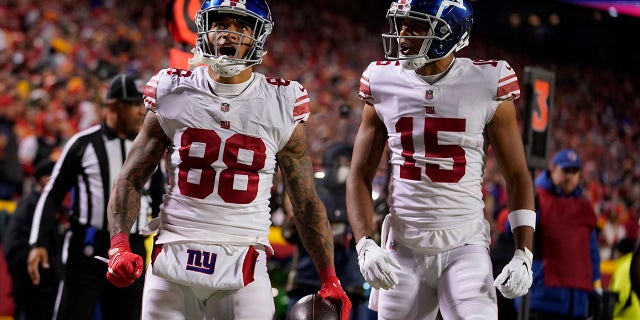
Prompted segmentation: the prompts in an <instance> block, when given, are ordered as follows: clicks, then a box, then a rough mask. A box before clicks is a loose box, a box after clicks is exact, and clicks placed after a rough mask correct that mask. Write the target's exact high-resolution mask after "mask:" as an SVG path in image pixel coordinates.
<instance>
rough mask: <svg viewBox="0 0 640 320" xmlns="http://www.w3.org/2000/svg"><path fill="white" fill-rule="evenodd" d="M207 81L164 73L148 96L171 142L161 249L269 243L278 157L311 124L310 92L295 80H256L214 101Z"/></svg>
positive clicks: (200, 71) (200, 75)
mask: <svg viewBox="0 0 640 320" xmlns="http://www.w3.org/2000/svg"><path fill="white" fill-rule="evenodd" d="M210 81H212V80H211V78H210V77H209V75H208V74H207V67H204V66H203V67H198V68H195V69H194V70H193V71H189V70H180V69H164V70H161V71H160V72H159V73H158V74H156V75H155V76H154V77H152V78H151V79H150V80H149V82H148V83H147V87H146V89H145V97H144V99H145V105H146V106H147V108H148V109H149V110H151V111H153V112H155V113H156V116H157V118H158V121H159V122H160V125H161V126H162V129H163V130H164V132H165V134H166V135H167V136H168V137H170V138H171V140H172V142H173V145H172V146H171V147H170V150H169V154H168V161H167V162H168V163H167V171H168V173H169V190H168V193H167V195H166V196H165V199H164V203H163V207H162V211H161V218H162V219H163V220H162V222H163V226H164V227H167V228H169V232H164V233H161V234H160V239H159V240H160V241H159V242H160V243H162V242H166V241H163V237H164V238H165V240H167V241H173V240H176V239H175V237H178V239H177V240H184V239H183V238H188V239H191V240H195V239H194V237H195V238H196V239H200V240H216V242H218V243H220V242H221V241H222V242H224V241H229V242H233V243H244V241H243V240H246V239H253V240H255V239H256V237H258V238H260V239H262V240H264V241H266V237H267V235H268V232H269V226H270V223H271V222H270V214H269V206H268V204H269V198H270V196H271V186H272V183H273V176H274V173H275V166H276V154H277V152H278V151H280V150H281V149H282V148H283V147H284V146H285V145H286V143H287V142H288V140H289V137H290V136H291V134H292V132H293V129H294V128H295V126H296V125H297V124H298V123H300V122H304V121H306V120H307V118H308V117H309V98H308V94H307V91H306V90H305V89H304V87H302V86H301V85H300V84H299V83H297V82H295V81H286V80H282V79H276V78H267V77H265V76H264V75H262V74H258V73H254V74H253V75H252V78H251V80H249V82H250V83H249V85H248V86H247V87H246V89H245V90H244V91H242V92H241V93H240V94H239V95H237V96H235V97H233V98H224V97H221V96H218V95H216V94H215V93H214V92H213V89H212V88H213V86H212V84H211V82H210ZM173 225H179V226H180V227H179V228H172V226H173ZM185 227H186V228H185ZM167 234H172V237H169V236H167ZM230 234H232V235H246V237H244V236H243V237H240V236H237V237H240V238H238V239H236V238H234V237H231V236H229V235H230ZM169 238H170V240H169ZM201 238H202V239H201ZM265 244H268V242H266V243H265Z"/></svg>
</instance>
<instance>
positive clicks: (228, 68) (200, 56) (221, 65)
mask: <svg viewBox="0 0 640 320" xmlns="http://www.w3.org/2000/svg"><path fill="white" fill-rule="evenodd" d="M191 53H193V57H191V58H189V60H187V62H188V63H189V67H190V68H191V69H193V68H195V67H197V66H199V65H201V64H204V65H208V66H211V67H212V68H213V71H215V72H216V73H217V74H219V75H221V76H223V77H225V78H230V77H233V76H236V75H238V74H239V73H240V72H242V71H244V70H245V69H247V66H246V65H244V64H237V63H232V60H229V59H227V58H225V57H224V56H219V57H217V58H215V59H211V58H208V57H205V56H204V53H203V52H202V49H200V48H198V47H196V48H193V49H191Z"/></svg>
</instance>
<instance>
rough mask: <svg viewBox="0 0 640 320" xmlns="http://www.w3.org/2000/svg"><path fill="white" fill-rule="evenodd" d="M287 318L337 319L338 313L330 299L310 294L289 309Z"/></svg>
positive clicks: (309, 319) (297, 319)
mask: <svg viewBox="0 0 640 320" xmlns="http://www.w3.org/2000/svg"><path fill="white" fill-rule="evenodd" d="M288 316H289V320H321V319H322V320H338V319H340V313H339V312H338V308H336V306H335V305H333V303H331V301H329V300H326V299H322V298H320V297H319V296H318V295H316V294H310V295H306V296H304V297H302V298H301V299H300V300H298V301H297V302H296V303H295V304H294V305H293V306H291V309H290V310H289V315H288Z"/></svg>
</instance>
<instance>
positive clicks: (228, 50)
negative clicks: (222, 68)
mask: <svg viewBox="0 0 640 320" xmlns="http://www.w3.org/2000/svg"><path fill="white" fill-rule="evenodd" d="M220 55H221V56H227V57H230V58H233V57H235V56H236V48H235V47H233V46H224V47H222V48H220Z"/></svg>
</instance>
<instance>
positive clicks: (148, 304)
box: [142, 250, 275, 320]
mask: <svg viewBox="0 0 640 320" xmlns="http://www.w3.org/2000/svg"><path fill="white" fill-rule="evenodd" d="M257 251H258V254H259V255H258V259H257V261H256V266H255V272H254V281H253V282H252V283H250V284H249V285H247V286H246V287H244V288H242V289H239V290H215V289H208V288H196V287H190V286H185V285H181V284H177V283H173V282H170V281H167V280H165V279H163V278H160V277H158V276H154V275H153V272H152V266H151V265H149V268H148V270H147V274H146V278H145V283H144V292H143V296H142V319H143V320H151V319H153V320H161V319H166V320H180V319H183V320H192V319H197V320H200V319H206V320H210V319H221V320H224V319H236V320H241V319H245V320H247V319H251V320H259V319H264V320H272V319H273V316H274V314H275V305H274V302H273V294H272V292H271V281H270V279H269V274H268V273H267V262H266V254H265V251H264V250H257Z"/></svg>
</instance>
